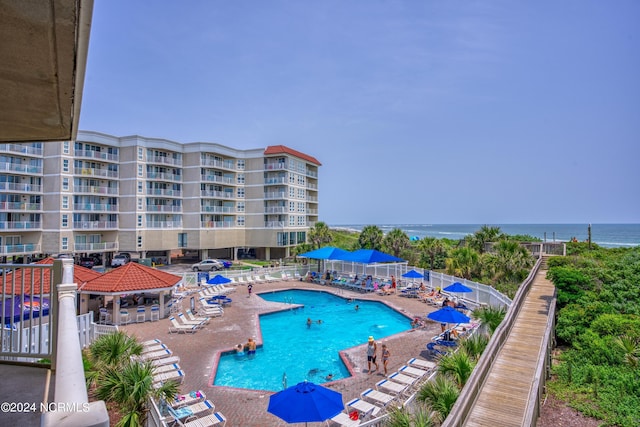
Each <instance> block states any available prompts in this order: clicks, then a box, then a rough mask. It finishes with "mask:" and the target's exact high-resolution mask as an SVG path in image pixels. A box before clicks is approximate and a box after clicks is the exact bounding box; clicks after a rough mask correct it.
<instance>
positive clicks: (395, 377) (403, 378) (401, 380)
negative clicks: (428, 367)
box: [387, 372, 418, 387]
mask: <svg viewBox="0 0 640 427" xmlns="http://www.w3.org/2000/svg"><path fill="white" fill-rule="evenodd" d="M387 378H388V379H390V380H391V381H393V382H396V383H398V384H402V385H405V386H407V387H412V386H414V385H415V384H416V383H417V382H418V378H417V377H412V376H409V375H404V374H402V373H400V372H394V373H392V374H391V375H389V376H388V377H387Z"/></svg>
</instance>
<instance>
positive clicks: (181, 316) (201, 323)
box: [178, 313, 205, 329]
mask: <svg viewBox="0 0 640 427" xmlns="http://www.w3.org/2000/svg"><path fill="white" fill-rule="evenodd" d="M178 318H179V319H180V321H181V322H182V324H184V325H189V326H195V327H196V328H198V329H202V328H204V325H205V323H204V320H189V319H187V316H185V315H184V314H183V313H178Z"/></svg>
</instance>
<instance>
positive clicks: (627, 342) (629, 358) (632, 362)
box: [615, 335, 640, 369]
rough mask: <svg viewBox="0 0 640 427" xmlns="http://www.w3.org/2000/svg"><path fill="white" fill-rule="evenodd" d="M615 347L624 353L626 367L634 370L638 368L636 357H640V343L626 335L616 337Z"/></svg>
mask: <svg viewBox="0 0 640 427" xmlns="http://www.w3.org/2000/svg"><path fill="white" fill-rule="evenodd" d="M615 343H616V345H617V346H618V347H619V348H620V349H621V350H622V351H623V352H624V360H625V363H626V364H627V365H629V366H630V367H631V368H633V369H635V368H637V367H638V357H639V356H640V342H638V339H637V338H636V339H634V338H632V337H630V336H628V335H623V336H621V337H617V338H616V340H615Z"/></svg>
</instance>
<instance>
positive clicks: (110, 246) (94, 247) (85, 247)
mask: <svg viewBox="0 0 640 427" xmlns="http://www.w3.org/2000/svg"><path fill="white" fill-rule="evenodd" d="M73 249H74V251H76V252H90V251H107V250H118V242H99V243H78V242H76V243H74V244H73Z"/></svg>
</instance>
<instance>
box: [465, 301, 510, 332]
mask: <svg viewBox="0 0 640 427" xmlns="http://www.w3.org/2000/svg"><path fill="white" fill-rule="evenodd" d="M506 315H507V311H506V310H505V308H504V307H502V306H500V307H493V306H490V305H489V306H486V307H480V308H476V309H475V310H474V311H473V316H474V317H475V318H476V319H478V320H480V323H481V324H482V328H483V329H486V331H487V332H488V333H489V335H493V333H494V332H495V330H496V329H498V326H500V323H502V321H503V320H504V317H505V316H506Z"/></svg>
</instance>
